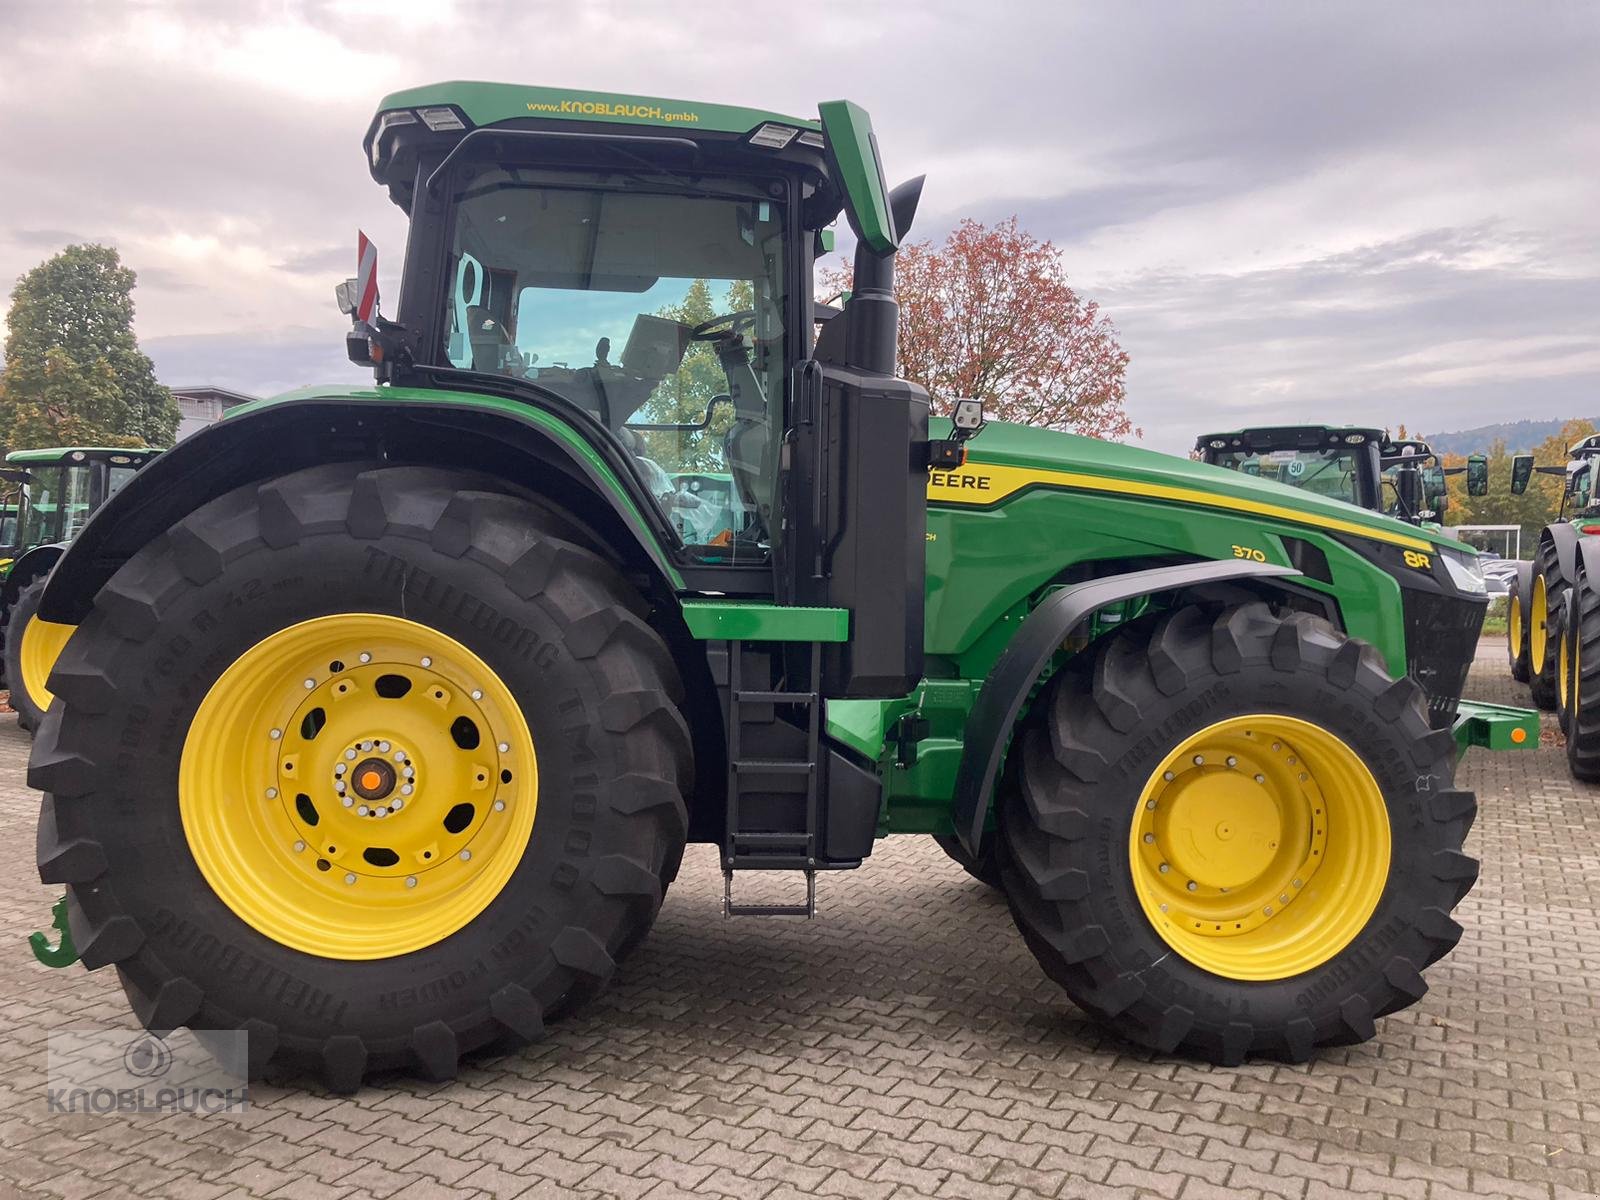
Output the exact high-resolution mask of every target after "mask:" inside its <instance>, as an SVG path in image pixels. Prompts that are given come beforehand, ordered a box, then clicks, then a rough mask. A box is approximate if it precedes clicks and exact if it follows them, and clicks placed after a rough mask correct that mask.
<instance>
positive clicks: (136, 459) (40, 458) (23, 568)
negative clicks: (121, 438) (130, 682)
mask: <svg viewBox="0 0 1600 1200" xmlns="http://www.w3.org/2000/svg"><path fill="white" fill-rule="evenodd" d="M157 453H159V452H158V451H155V450H150V449H145V448H139V449H132V450H129V449H110V448H105V447H94V446H68V447H60V448H55V449H48V450H14V451H12V452H11V453H10V454H8V455H6V462H7V463H8V464H9V469H8V470H7V471H6V472H5V476H4V478H5V479H6V482H7V484H8V485H10V487H11V488H12V489H13V490H12V491H11V493H10V495H12V496H13V497H14V500H13V503H14V520H13V521H12V524H11V526H10V529H9V530H8V533H9V536H8V538H7V540H6V541H5V544H4V547H3V548H0V556H3V557H4V558H5V559H6V560H7V561H6V563H5V567H6V570H5V577H4V582H3V583H0V637H3V639H4V654H3V655H0V684H4V685H5V686H6V687H8V688H9V689H10V691H11V707H12V708H14V709H16V711H17V724H18V725H20V726H21V727H22V728H23V729H26V730H35V729H37V728H38V726H39V722H40V721H41V720H43V718H44V711H45V709H47V708H49V707H50V691H49V688H48V687H46V685H45V680H46V678H47V677H48V676H49V673H50V664H51V663H52V662H54V661H55V656H56V655H57V654H58V653H60V650H61V647H62V645H64V644H65V642H66V639H67V636H68V635H69V634H70V633H71V632H72V630H71V627H70V626H63V625H55V624H52V623H51V622H49V621H36V620H34V613H35V612H36V611H37V610H38V607H39V597H40V595H42V594H43V592H44V581H45V577H46V576H48V575H49V574H50V568H51V567H53V566H55V564H56V560H57V559H58V558H60V557H61V555H62V553H63V552H64V551H65V550H66V548H67V543H68V542H70V541H71V540H72V539H73V538H74V537H76V536H77V534H78V531H79V530H80V529H82V528H83V526H84V524H85V523H86V522H87V521H88V520H89V517H90V515H91V514H92V513H93V512H94V511H95V510H96V509H98V508H99V507H100V506H101V505H102V504H104V503H105V502H106V501H107V500H109V499H110V498H111V497H112V496H114V495H116V494H117V492H118V491H120V490H121V488H122V485H123V484H125V483H127V481H128V480H129V479H131V478H132V477H133V474H134V472H135V471H137V470H139V468H140V467H142V466H144V464H145V463H147V462H149V461H150V459H152V458H153V457H155V455H156V454H157Z"/></svg>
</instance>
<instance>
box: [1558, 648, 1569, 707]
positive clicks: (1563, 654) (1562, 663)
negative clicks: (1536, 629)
mask: <svg viewBox="0 0 1600 1200" xmlns="http://www.w3.org/2000/svg"><path fill="white" fill-rule="evenodd" d="M1569 641H1571V639H1570V638H1565V637H1564V638H1562V639H1561V646H1560V648H1559V649H1558V650H1557V651H1556V704H1557V705H1558V706H1559V707H1560V709H1561V711H1562V712H1568V711H1570V710H1569V706H1568V704H1567V671H1568V670H1569V669H1570V668H1569V666H1568V663H1567V643H1568V642H1569Z"/></svg>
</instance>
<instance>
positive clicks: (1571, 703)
mask: <svg viewBox="0 0 1600 1200" xmlns="http://www.w3.org/2000/svg"><path fill="white" fill-rule="evenodd" d="M1573 607H1574V611H1576V607H1577V606H1576V605H1574V606H1573ZM1581 653H1582V645H1581V644H1580V643H1579V641H1578V631H1577V629H1576V628H1574V629H1569V630H1567V631H1566V633H1565V634H1564V635H1563V636H1562V638H1561V649H1560V651H1559V652H1558V654H1557V657H1558V659H1559V661H1558V662H1557V664H1556V676H1557V678H1556V687H1557V689H1558V693H1557V694H1558V695H1559V697H1560V701H1561V709H1562V711H1563V712H1565V713H1567V714H1568V715H1569V716H1570V715H1571V714H1572V713H1575V712H1577V711H1578V670H1579V668H1578V656H1579V655H1580V654H1581Z"/></svg>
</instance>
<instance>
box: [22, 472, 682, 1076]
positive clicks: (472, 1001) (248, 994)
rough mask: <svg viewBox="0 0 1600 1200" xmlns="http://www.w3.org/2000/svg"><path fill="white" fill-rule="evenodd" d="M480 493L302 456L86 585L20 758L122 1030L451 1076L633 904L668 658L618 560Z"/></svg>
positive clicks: (606, 970)
mask: <svg viewBox="0 0 1600 1200" xmlns="http://www.w3.org/2000/svg"><path fill="white" fill-rule="evenodd" d="M486 486H490V485H488V484H486V482H485V481H482V480H479V479H477V478H475V477H470V476H463V475H460V474H453V473H447V472H443V471H438V470H433V469H425V468H405V467H388V468H378V469H363V468H362V467H361V466H359V465H352V464H337V465H332V466H326V467H317V468H312V469H310V470H305V471H300V472H296V473H294V474H292V475H288V476H284V477H282V478H279V479H274V480H270V481H268V482H266V483H263V484H261V485H260V486H259V487H257V486H251V487H246V488H241V489H239V490H237V491H235V492H233V493H231V494H229V495H227V496H224V497H222V498H220V499H218V500H216V501H213V502H211V503H210V504H207V505H206V506H204V507H203V508H201V509H200V510H198V511H197V512H195V513H194V514H192V515H191V516H190V517H188V518H186V519H185V520H184V521H183V522H181V523H180V524H179V525H177V526H176V527H174V528H173V529H172V530H171V531H169V533H168V534H167V535H165V536H163V537H162V538H160V539H158V540H157V541H155V542H153V543H151V544H150V545H148V546H146V547H145V548H144V549H142V550H140V551H139V552H138V553H137V554H135V555H134V557H133V558H132V559H131V560H130V561H129V562H128V563H127V564H126V565H125V566H123V567H122V568H121V569H120V570H119V571H118V572H117V574H116V575H115V576H114V577H113V578H112V580H111V581H110V582H109V583H108V584H107V585H106V586H105V587H104V588H103V589H102V590H101V592H100V594H99V595H98V596H97V597H96V599H95V604H94V608H93V611H92V612H91V613H90V614H89V616H88V617H87V618H86V619H85V621H84V622H83V624H82V625H81V626H80V627H79V629H78V632H77V633H76V634H75V635H74V636H73V638H72V641H71V642H70V643H69V645H68V648H67V650H66V651H65V652H64V654H63V656H62V658H61V661H60V663H59V664H58V667H57V669H56V672H55V674H54V675H53V676H52V677H51V683H52V686H53V687H54V689H55V691H56V694H57V702H56V704H55V705H54V707H53V708H52V709H51V710H50V712H49V714H48V716H47V717H46V719H45V722H44V725H43V727H42V729H41V730H40V734H39V740H38V743H37V745H36V747H35V750H34V756H33V760H32V764H31V767H30V772H29V782H30V783H31V784H32V785H33V786H34V787H37V788H40V789H41V790H44V791H46V792H47V793H48V795H47V796H46V797H45V800H44V804H43V808H42V811H41V815H40V827H39V868H40V876H41V878H42V879H43V880H44V881H45V882H47V883H65V884H66V885H67V903H68V916H69V921H70V926H71V929H72V934H73V938H74V941H75V942H76V944H77V946H78V947H79V950H80V953H81V955H82V958H83V962H84V965H85V966H87V967H89V968H90V969H95V968H98V967H102V966H106V965H115V966H116V968H117V970H118V973H119V975H120V976H121V978H122V982H123V984H124V987H125V989H126V991H127V993H128V996H129V999H130V1001H131V1002H132V1005H133V1008H134V1011H135V1013H136V1015H137V1016H138V1017H139V1019H140V1020H141V1021H142V1022H143V1023H144V1024H145V1025H146V1026H147V1027H149V1028H152V1029H170V1028H173V1027H175V1026H178V1025H189V1026H191V1027H194V1028H207V1029H243V1030H246V1031H247V1032H248V1033H249V1035H250V1059H251V1068H252V1072H253V1073H256V1074H259V1073H260V1072H261V1071H262V1070H264V1069H265V1068H266V1067H268V1066H269V1065H276V1066H278V1067H281V1068H283V1069H285V1070H288V1071H291V1072H292V1071H306V1072H310V1073H313V1074H317V1075H320V1076H321V1077H322V1078H323V1079H324V1080H325V1081H326V1083H327V1084H328V1086H329V1087H331V1088H333V1089H335V1090H339V1091H347V1090H351V1089H354V1088H355V1087H357V1086H359V1084H360V1082H361V1080H362V1079H363V1078H364V1077H365V1076H366V1075H368V1074H371V1073H373V1072H379V1071H388V1070H415V1071H418V1072H420V1073H421V1074H423V1075H425V1076H427V1077H429V1078H435V1079H439V1078H449V1077H451V1076H453V1075H454V1074H455V1072H456V1069H457V1064H458V1061H459V1059H460V1057H461V1056H462V1055H463V1054H467V1053H469V1052H471V1051H473V1050H476V1049H478V1048H480V1047H484V1046H487V1045H490V1044H491V1043H492V1044H494V1045H496V1046H500V1045H504V1044H506V1043H507V1042H513V1043H514V1042H526V1041H528V1040H532V1039H535V1038H537V1037H539V1036H540V1035H541V1034H542V1031H543V1027H544V1022H545V1020H546V1019H547V1018H549V1017H553V1016H555V1015H557V1014H558V1013H560V1012H561V1011H563V1010H564V1009H566V1008H569V1007H571V1006H572V1005H574V1004H576V1003H578V1002H581V1001H582V1000H584V999H586V998H587V997H588V996H590V995H592V994H593V993H594V992H596V991H597V990H598V989H599V988H600V987H601V986H603V985H604V983H605V982H606V981H607V979H608V978H609V977H610V976H611V974H612V972H613V970H614V968H615V964H616V962H617V960H618V958H619V957H620V956H621V955H622V954H624V953H625V952H626V950H627V949H628V948H629V947H630V946H631V945H632V944H633V943H635V942H637V941H638V939H639V938H641V937H642V936H643V934H644V931H645V930H647V929H648V928H649V925H650V923H651V921H652V920H653V919H654V917H655V914H656V912H657V910H658V908H659V906H660V903H661V899H662V890H663V886H664V884H663V878H664V877H665V876H666V875H668V874H669V873H670V866H671V864H673V863H675V862H676V861H677V858H678V856H679V855H681V853H682V849H683V843H684V837H685V831H686V826H687V821H686V809H685V805H684V789H685V788H686V787H687V786H688V784H689V774H690V770H691V762H690V751H689V738H688V733H687V728H686V726H685V724H684V720H683V717H682V715H681V714H680V713H679V711H678V708H677V705H676V697H677V696H678V695H679V694H680V691H679V684H678V680H677V677H676V673H675V671H674V668H673V664H672V660H671V658H670V655H669V653H668V651H667V649H666V647H665V645H664V644H663V642H662V639H661V638H660V637H659V636H658V635H657V634H656V633H655V632H654V631H653V630H652V629H651V628H650V627H649V626H648V625H647V624H646V623H645V622H644V620H643V619H642V614H643V612H644V607H645V606H644V603H643V601H642V599H641V598H640V597H639V595H638V594H637V593H636V592H635V591H634V590H633V589H632V588H631V587H630V586H629V585H628V584H627V583H625V582H624V581H623V580H622V578H621V577H620V576H618V575H617V574H616V573H615V572H614V571H613V570H612V569H611V568H609V567H608V566H607V565H606V564H605V563H604V562H602V561H601V560H600V559H599V558H598V557H597V556H596V555H595V554H593V553H592V552H590V551H588V550H586V549H583V548H582V547H580V546H579V545H576V544H574V542H573V541H570V540H567V538H566V537H565V536H563V535H564V534H567V533H568V532H569V530H568V529H566V528H563V527H562V526H561V525H560V523H559V522H558V521H556V520H554V519H553V518H552V517H551V516H550V514H548V513H547V512H545V511H544V510H543V509H541V508H539V507H537V506H535V505H534V504H533V503H530V502H528V501H524V500H520V499H517V498H514V497H510V496H506V495H503V494H498V493H496V492H494V491H490V490H484V489H485V487H486ZM352 754H353V755H354V757H351V755H352ZM430 782H431V783H432V784H433V786H432V787H430V786H429V784H430ZM341 783H342V784H343V786H342V787H341V786H339V785H340V784H341ZM407 786H409V787H410V788H411V791H410V793H409V794H403V793H405V792H406V788H407ZM291 792H292V793H295V795H294V796H293V797H292V798H291V795H290V794H291ZM358 802H359V803H358ZM380 808H383V809H387V810H388V811H387V812H378V811H377V810H378V809H380ZM469 810H470V811H469ZM336 833H337V835H338V837H337V841H335V840H334V835H335V834H336Z"/></svg>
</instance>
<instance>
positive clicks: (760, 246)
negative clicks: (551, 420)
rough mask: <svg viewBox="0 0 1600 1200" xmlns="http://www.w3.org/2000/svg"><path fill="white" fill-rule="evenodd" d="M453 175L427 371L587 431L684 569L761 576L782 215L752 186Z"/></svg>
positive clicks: (488, 168)
mask: <svg viewBox="0 0 1600 1200" xmlns="http://www.w3.org/2000/svg"><path fill="white" fill-rule="evenodd" d="M463 170H464V172H465V174H464V175H463V176H458V178H457V185H456V191H455V197H454V213H453V222H452V232H451V237H450V241H451V245H450V260H449V267H448V271H449V274H448V276H447V285H446V288H445V292H446V305H445V313H444V320H443V330H444V333H443V337H444V343H445V344H444V345H443V346H442V347H441V348H440V349H441V352H442V355H443V357H444V358H445V359H446V360H448V362H449V363H450V364H451V365H452V366H455V367H458V368H460V369H462V370H470V371H477V372H490V373H494V374H501V375H508V376H514V377H516V378H519V379H525V380H527V381H529V382H531V383H534V384H537V385H538V386H539V387H540V388H542V389H544V390H546V391H549V392H552V393H555V394H556V395H558V396H560V397H561V398H562V399H564V400H566V401H568V402H569V403H571V404H573V405H575V406H577V407H578V408H581V409H582V410H584V411H585V412H586V413H588V414H589V415H590V416H591V417H593V418H594V419H595V420H596V421H598V422H599V423H600V424H601V425H603V426H604V427H605V429H606V430H607V431H608V432H609V434H610V435H611V436H612V437H614V438H615V439H616V440H617V441H618V442H619V443H620V445H621V446H622V448H623V449H624V451H625V452H626V458H627V460H628V461H629V463H630V464H631V465H632V467H633V469H634V472H635V474H636V475H637V477H638V479H639V480H640V482H641V483H642V484H643V485H644V488H645V490H646V491H647V492H648V493H649V495H650V496H651V498H652V499H653V500H654V501H655V503H656V505H657V506H658V507H659V508H660V510H661V512H662V513H663V514H664V516H665V517H666V519H667V520H668V521H669V522H670V523H671V525H672V526H673V528H674V529H676V530H677V532H678V534H679V536H680V537H681V538H682V540H683V543H684V545H685V547H687V550H688V552H689V554H690V555H691V556H692V557H695V558H697V559H699V560H701V561H704V562H708V563H717V562H756V561H762V560H764V559H765V558H766V557H767V556H768V554H769V552H770V548H771V541H772V527H773V521H772V510H773V493H774V489H775V481H776V478H777V454H778V443H779V437H780V434H781V414H782V412H783V400H784V389H785V387H786V384H787V378H788V363H789V354H790V346H789V338H790V337H791V336H792V333H791V331H789V330H787V329H786V328H785V312H786V305H787V290H786V289H787V286H788V281H787V279H786V278H785V275H786V273H787V272H786V263H787V259H786V237H785V229H786V225H785V213H784V211H783V206H782V205H781V204H780V203H779V202H778V201H776V200H774V199H773V198H772V197H771V196H770V195H769V194H768V192H767V189H766V188H765V186H763V184H761V183H760V182H758V181H754V180H743V179H735V178H727V179H722V178H707V177H695V178H693V179H692V180H690V179H687V178H684V177H680V176H677V175H653V174H650V173H648V171H641V172H639V173H631V172H630V173H615V172H569V171H563V172H553V171H539V170H533V169H527V168H519V167H516V166H513V165H509V164H480V165H477V166H469V167H467V168H464V169H463Z"/></svg>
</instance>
